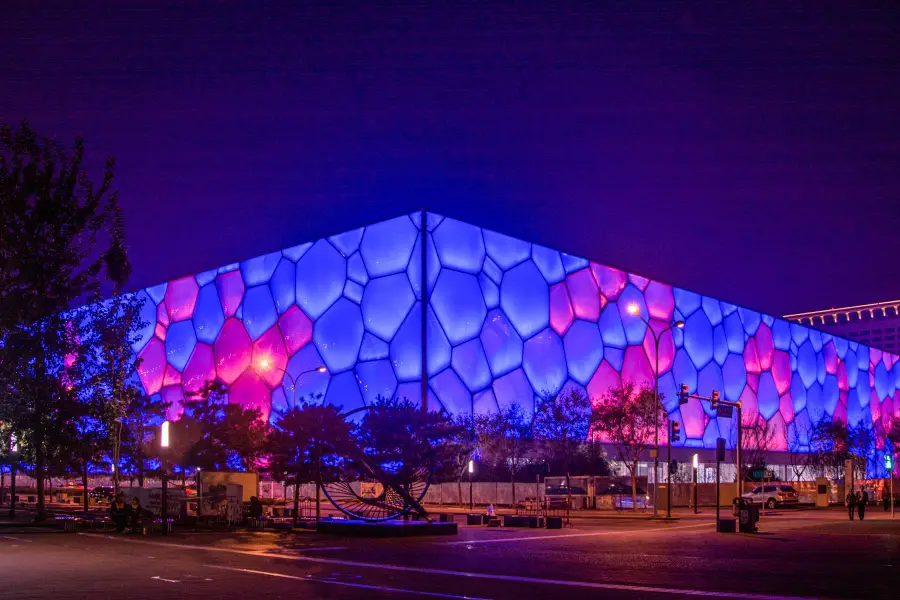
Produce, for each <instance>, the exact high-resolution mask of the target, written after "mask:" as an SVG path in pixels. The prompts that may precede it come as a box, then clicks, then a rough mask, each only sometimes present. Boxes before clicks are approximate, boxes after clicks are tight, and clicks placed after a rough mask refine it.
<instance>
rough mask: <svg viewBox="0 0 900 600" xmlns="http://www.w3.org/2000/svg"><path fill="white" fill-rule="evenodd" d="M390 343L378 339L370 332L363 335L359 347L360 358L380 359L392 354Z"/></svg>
mask: <svg viewBox="0 0 900 600" xmlns="http://www.w3.org/2000/svg"><path fill="white" fill-rule="evenodd" d="M390 352H391V350H390V346H388V343H387V342H385V341H383V340H380V339H378V338H377V337H375V336H374V335H372V334H371V333H369V332H366V334H365V335H363V341H362V346H360V348H359V360H361V361H367V360H378V359H380V358H387V357H388V356H390Z"/></svg>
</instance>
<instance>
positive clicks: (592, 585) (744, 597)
mask: <svg viewBox="0 0 900 600" xmlns="http://www.w3.org/2000/svg"><path fill="white" fill-rule="evenodd" d="M77 535H83V536H87V537H99V538H104V539H109V540H116V541H120V542H130V543H132V544H146V545H148V546H165V547H166V548H170V549H175V550H206V551H210V552H227V553H229V554H242V555H244V556H257V557H262V558H281V559H284V560H294V561H298V562H311V563H317V564H326V565H341V566H344V567H359V568H361V569H380V570H382V571H400V572H406V573H425V574H428V575H448V576H450V577H466V578H470V579H496V580H498V581H516V582H520V583H539V584H546V585H552V586H557V587H559V586H563V587H575V588H588V589H596V590H620V591H627V592H650V593H656V594H675V595H679V594H680V595H682V596H702V597H706V598H736V599H739V600H815V598H813V597H807V596H777V595H773V594H753V593H749V592H718V591H712V590H694V589H686V588H665V587H653V586H645V585H629V584H618V583H600V582H594V581H572V580H567V579H563V580H558V579H543V578H540V577H519V576H516V575H498V574H493V573H472V572H467V571H450V570H447V569H429V568H425V567H405V566H402V565H389V564H379V563H365V562H359V561H355V560H342V559H337V558H317V557H314V556H300V555H296V554H295V555H284V554H272V553H270V552H253V551H250V550H236V549H234V548H211V547H209V546H194V545H187V544H169V543H167V542H153V541H150V540H136V539H133V538H131V539H126V538H120V537H113V536H109V535H99V534H96V533H79V534H77Z"/></svg>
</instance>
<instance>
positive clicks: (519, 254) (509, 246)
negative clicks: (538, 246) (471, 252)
mask: <svg viewBox="0 0 900 600" xmlns="http://www.w3.org/2000/svg"><path fill="white" fill-rule="evenodd" d="M483 233H484V247H485V249H486V250H487V254H488V256H490V257H491V259H492V260H493V261H494V262H495V263H497V265H498V266H499V267H500V268H501V269H503V270H504V271H506V270H509V269H511V268H513V267H514V266H516V265H517V264H519V263H521V262H524V261H526V260H528V258H529V257H530V256H531V244H529V243H528V242H523V241H522V240H517V239H516V238H513V237H509V236H508V235H503V234H502V233H496V232H494V231H489V230H487V229H485V230H484V231H483Z"/></svg>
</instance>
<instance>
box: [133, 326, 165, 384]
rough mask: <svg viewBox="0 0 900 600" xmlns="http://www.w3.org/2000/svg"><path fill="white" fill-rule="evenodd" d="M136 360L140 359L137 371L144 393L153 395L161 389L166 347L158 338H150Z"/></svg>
mask: <svg viewBox="0 0 900 600" xmlns="http://www.w3.org/2000/svg"><path fill="white" fill-rule="evenodd" d="M138 358H140V359H141V364H140V365H139V366H138V369H137V371H138V376H139V377H140V378H141V383H142V384H143V386H144V392H145V393H146V394H148V395H150V394H155V393H156V392H158V391H159V389H160V388H161V387H162V383H163V377H164V376H165V374H166V346H165V344H163V343H162V342H161V341H160V340H159V339H158V338H151V339H150V341H149V342H147V345H146V346H144V349H143V350H141V352H140V354H138Z"/></svg>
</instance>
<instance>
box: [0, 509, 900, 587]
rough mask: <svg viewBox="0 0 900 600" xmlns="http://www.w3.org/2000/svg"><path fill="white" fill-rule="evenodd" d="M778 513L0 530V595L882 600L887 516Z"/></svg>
mask: <svg viewBox="0 0 900 600" xmlns="http://www.w3.org/2000/svg"><path fill="white" fill-rule="evenodd" d="M845 518H846V517H844V515H843V513H842V512H839V511H827V512H825V513H821V512H815V511H808V512H804V511H783V512H781V511H780V512H778V513H777V514H775V515H772V516H767V517H764V520H763V522H762V524H761V533H760V534H756V535H741V534H734V535H728V534H717V533H715V531H714V526H713V522H712V521H711V520H710V519H709V518H707V517H706V516H701V517H699V518H685V519H682V520H680V521H676V522H671V523H663V522H649V521H644V520H623V519H581V520H577V519H576V520H574V522H573V524H574V526H573V527H569V528H566V529H563V530H557V531H547V530H531V529H486V528H469V527H461V528H460V534H459V535H458V536H456V537H438V538H417V539H397V540H363V539H348V538H338V537H330V536H324V535H318V534H315V533H296V534H289V533H287V534H276V533H257V532H238V533H229V534H223V533H177V534H175V535H172V536H170V537H167V538H165V537H159V536H155V537H122V536H115V535H102V534H64V533H55V532H53V533H51V532H46V531H44V532H41V531H40V530H33V529H28V528H3V529H0V581H2V584H0V598H10V599H12V598H15V599H23V598H42V599H44V598H92V599H96V598H98V597H100V598H107V597H109V598H116V597H119V598H123V597H124V598H135V599H145V598H146V599H150V598H152V599H154V600H158V599H159V598H203V599H213V598H229V599H234V598H296V597H303V598H310V599H312V598H353V599H357V598H367V599H372V598H375V599H378V598H400V597H410V598H413V597H421V598H429V597H431V598H485V599H496V600H501V599H515V600H522V599H525V598H566V599H567V600H568V599H573V600H575V599H581V598H628V599H630V598H744V599H755V600H760V599H763V598H771V599H773V600H778V599H784V598H897V597H900V593H898V592H900V519H898V520H897V521H894V522H891V521H890V520H886V519H884V517H883V515H882V514H881V513H880V512H877V511H872V512H871V513H870V516H869V518H868V519H867V520H866V521H865V522H862V523H860V522H858V521H857V522H853V523H850V522H847V521H846V520H845Z"/></svg>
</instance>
